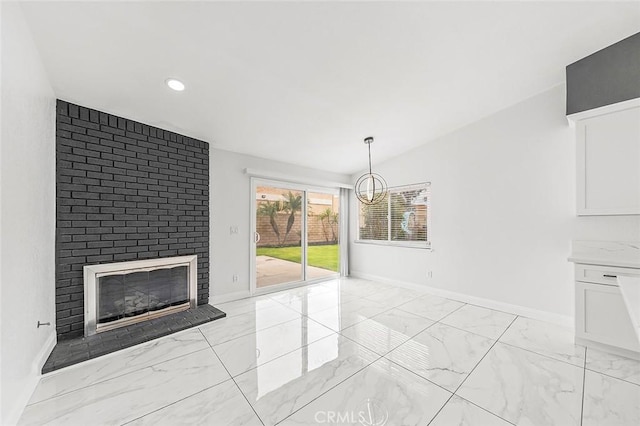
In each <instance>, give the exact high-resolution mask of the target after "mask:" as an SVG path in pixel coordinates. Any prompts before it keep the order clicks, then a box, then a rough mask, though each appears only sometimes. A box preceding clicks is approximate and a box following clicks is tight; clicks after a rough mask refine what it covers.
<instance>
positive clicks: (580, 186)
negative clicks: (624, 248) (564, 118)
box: [569, 99, 640, 216]
mask: <svg viewBox="0 0 640 426" xmlns="http://www.w3.org/2000/svg"><path fill="white" fill-rule="evenodd" d="M569 119H570V121H571V122H573V123H575V127H576V148H577V152H576V161H577V162H576V170H577V193H576V200H577V214H578V215H579V216H586V215H625V214H626V215H628V214H640V100H638V99H634V100H631V101H626V102H621V103H620V104H615V105H609V106H606V107H603V108H598V109H595V110H590V111H585V112H581V113H578V114H573V115H572V116H569Z"/></svg>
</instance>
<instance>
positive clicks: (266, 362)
mask: <svg viewBox="0 0 640 426" xmlns="http://www.w3.org/2000/svg"><path fill="white" fill-rule="evenodd" d="M326 328H327V329H328V330H330V331H331V333H330V334H327V335H326V336H322V337H320V338H318V339H316V340H314V341H312V342H308V343H307V344H305V345H301V346H299V347H297V348H295V349H292V350H290V351H287V352H285V353H283V354H281V355H278V356H277V357H275V358H272V359H270V360H269V361H265V362H263V363H261V364H257V365H255V366H253V367H251V368H249V369H247V370H244V371H242V372H240V373H237V374H231V372H229V374H231V377H233V378H235V377H238V376H241V375H243V374H245V373H248V372H249V371H253V370H256V369H258V368H259V367H262V366H263V365H266V364H268V363H270V362H273V361H275V360H277V359H279V358H282V357H283V356H287V355H289V354H291V353H293V352H295V351H299V350H300V349H302V348H304V347H306V346H309V345H311V344H313V343H316V342H319V341H320V340H322V339H326V338H328V337H331V335H333V334H338V333H337V332H335V331H333V330H331V329H330V328H328V327H326ZM212 349H213V351H214V352H215V349H214V348H212ZM216 356H217V357H218V358H219V359H220V362H222V359H221V358H220V355H218V353H217V352H216ZM222 363H223V364H224V362H222ZM226 367H227V366H226V365H225V368H226Z"/></svg>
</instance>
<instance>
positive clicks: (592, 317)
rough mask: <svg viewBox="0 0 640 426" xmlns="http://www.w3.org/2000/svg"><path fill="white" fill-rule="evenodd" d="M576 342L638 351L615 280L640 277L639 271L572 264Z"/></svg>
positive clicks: (639, 345) (629, 318) (627, 312)
mask: <svg viewBox="0 0 640 426" xmlns="http://www.w3.org/2000/svg"><path fill="white" fill-rule="evenodd" d="M575 268H576V275H575V276H576V283H575V292H576V293H575V302H576V311H575V312H576V343H578V344H583V345H586V346H594V344H595V346H600V345H607V347H609V348H621V349H623V350H627V351H633V352H640V342H639V341H638V337H637V336H636V332H635V330H634V327H633V323H632V321H631V317H630V316H629V311H628V309H627V307H626V306H625V302H624V299H623V298H622V294H621V292H620V288H619V287H618V284H617V277H618V276H620V275H624V276H640V269H636V268H616V267H608V266H600V265H585V264H576V266H575Z"/></svg>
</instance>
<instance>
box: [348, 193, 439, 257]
mask: <svg viewBox="0 0 640 426" xmlns="http://www.w3.org/2000/svg"><path fill="white" fill-rule="evenodd" d="M421 187H424V189H425V190H426V191H427V223H426V227H427V230H426V240H425V241H415V240H393V239H392V237H391V233H392V223H391V219H392V218H391V198H392V193H401V192H404V191H410V190H412V189H419V188H421ZM431 197H432V194H431V182H418V183H413V184H409V185H399V186H393V187H389V188H388V193H387V197H386V199H385V201H384V202H385V203H386V204H387V239H386V240H373V239H362V238H360V229H361V228H360V220H361V216H362V214H361V211H362V203H361V202H360V200H358V199H357V198H356V199H355V201H356V208H357V211H356V238H355V240H354V242H355V243H357V244H373V245H382V246H389V247H407V248H417V249H426V250H431V249H432V245H431ZM354 198H355V197H354Z"/></svg>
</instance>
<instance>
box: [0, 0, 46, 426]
mask: <svg viewBox="0 0 640 426" xmlns="http://www.w3.org/2000/svg"><path fill="white" fill-rule="evenodd" d="M1 7H2V9H1V13H2V30H1V31H2V46H1V49H2V77H1V81H2V86H1V90H2V100H1V104H2V108H1V117H2V118H1V124H2V130H1V136H2V139H1V146H0V164H1V167H0V184H1V189H0V235H1V251H0V253H1V257H0V262H1V265H2V269H1V272H0V280H1V287H0V288H1V290H0V306H1V313H0V315H1V316H0V319H1V321H0V324H1V325H0V333H1V335H0V353H1V356H2V359H1V361H0V364H1V365H0V374H1V380H0V381H1V389H2V395H1V398H2V400H1V404H0V407H1V413H0V423H1V424H3V425H6V424H12V423H15V421H16V420H17V417H18V416H19V415H20V413H21V411H22V409H23V408H24V405H25V404H26V402H27V401H28V398H29V397H30V396H31V392H32V391H33V389H34V386H35V384H36V382H37V378H38V372H39V369H40V368H41V366H42V365H41V363H42V361H43V360H44V359H43V358H44V357H46V356H47V355H48V351H50V350H51V348H52V346H53V344H54V343H55V313H54V306H55V303H54V297H55V295H54V287H55V281H54V244H55V97H54V94H53V90H52V89H51V87H50V85H49V82H48V80H47V76H46V73H45V71H44V69H43V66H42V64H41V62H40V57H39V55H38V52H37V50H36V48H35V45H34V44H33V41H32V39H31V34H30V32H29V30H28V29H27V27H26V25H25V22H24V20H23V17H22V13H21V11H20V7H19V6H18V5H17V4H15V3H6V2H3V3H2V6H1ZM38 320H40V321H43V322H47V321H49V322H51V326H50V327H43V328H40V329H37V328H36V324H37V321H38Z"/></svg>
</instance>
